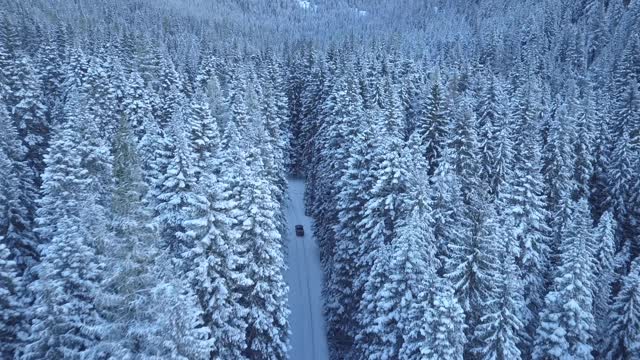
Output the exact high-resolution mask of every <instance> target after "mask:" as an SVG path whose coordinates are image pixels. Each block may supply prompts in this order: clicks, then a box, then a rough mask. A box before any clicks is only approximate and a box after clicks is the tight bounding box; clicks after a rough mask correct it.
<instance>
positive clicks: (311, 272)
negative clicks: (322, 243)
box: [287, 179, 328, 360]
mask: <svg viewBox="0 0 640 360" xmlns="http://www.w3.org/2000/svg"><path fill="white" fill-rule="evenodd" d="M304 186H305V183H304V180H301V179H289V190H288V192H289V199H288V208H287V243H288V246H289V251H288V260H287V264H288V267H289V269H288V270H287V282H288V284H289V307H290V309H291V315H290V319H289V322H290V326H291V351H290V353H289V359H291V360H324V359H328V347H327V337H326V329H325V322H324V317H323V313H322V270H321V268H320V251H319V249H318V245H317V244H316V242H315V239H314V238H313V231H312V228H311V226H312V220H311V218H309V217H307V216H305V215H304ZM298 224H300V225H303V226H304V237H297V236H296V234H295V230H294V227H295V225H298Z"/></svg>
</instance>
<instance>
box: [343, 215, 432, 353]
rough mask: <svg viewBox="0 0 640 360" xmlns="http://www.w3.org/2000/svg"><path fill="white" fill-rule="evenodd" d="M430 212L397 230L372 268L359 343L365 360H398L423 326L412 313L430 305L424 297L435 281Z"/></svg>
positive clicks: (366, 287)
mask: <svg viewBox="0 0 640 360" xmlns="http://www.w3.org/2000/svg"><path fill="white" fill-rule="evenodd" d="M429 211H430V208H426V209H424V208H423V209H420V208H417V209H416V210H414V211H413V213H412V214H410V216H409V218H407V219H406V220H404V221H403V224H402V225H401V226H400V227H399V228H398V233H397V238H396V239H394V241H393V242H392V243H391V244H390V245H387V246H386V247H385V248H383V249H381V250H380V251H381V253H380V255H379V256H378V257H377V259H376V262H375V263H374V265H373V268H372V270H371V274H370V275H369V279H368V281H367V283H366V285H365V292H364V296H363V299H362V301H361V302H360V311H359V315H360V327H361V329H362V330H361V331H360V333H359V334H358V335H357V336H356V338H355V340H356V344H355V346H356V347H357V351H358V352H359V353H361V354H364V356H365V357H366V358H369V359H388V358H391V359H394V358H398V357H399V353H400V349H401V348H402V346H403V341H404V340H403V339H404V338H406V337H408V335H409V333H410V332H411V331H412V329H414V328H416V327H419V326H422V324H421V321H422V320H423V315H422V314H421V313H420V312H419V311H411V308H412V307H413V306H419V305H418V304H416V303H417V302H421V301H428V298H425V297H424V296H423V294H424V293H425V292H426V291H428V288H429V286H430V285H429V284H433V283H434V281H435V277H436V275H435V274H436V268H437V260H436V258H435V240H434V238H433V233H432V232H431V226H430V224H431V222H432V220H431V219H430V218H429V217H428V213H429ZM386 252H388V253H386ZM414 346H415V344H414ZM407 351H409V350H407Z"/></svg>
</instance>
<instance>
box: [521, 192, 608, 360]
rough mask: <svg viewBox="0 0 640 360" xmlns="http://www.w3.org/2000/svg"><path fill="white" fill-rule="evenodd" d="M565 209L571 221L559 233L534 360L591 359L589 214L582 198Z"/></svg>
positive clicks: (591, 259)
mask: <svg viewBox="0 0 640 360" xmlns="http://www.w3.org/2000/svg"><path fill="white" fill-rule="evenodd" d="M564 206H571V210H570V211H571V218H570V221H569V222H568V223H567V224H566V226H565V227H564V229H563V230H562V244H561V247H560V264H559V266H558V268H557V270H556V272H555V275H554V279H553V287H552V290H551V291H550V292H549V293H548V294H547V296H546V297H545V305H544V308H543V310H542V312H541V314H540V325H539V326H538V330H537V336H536V339H535V344H534V351H533V358H534V359H564V358H567V357H568V356H569V357H572V358H575V359H592V358H593V355H592V350H593V337H592V334H593V331H594V329H595V328H594V325H595V324H594V318H593V309H592V303H593V297H592V291H591V289H592V288H591V286H592V285H593V275H592V265H593V255H592V252H591V251H590V249H589V244H590V243H591V241H592V240H591V236H592V234H591V223H592V222H591V215H590V212H589V208H588V205H587V202H586V200H584V199H583V200H581V201H580V202H579V203H577V204H575V203H573V202H572V201H571V200H566V202H565V205H564Z"/></svg>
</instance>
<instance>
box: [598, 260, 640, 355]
mask: <svg viewBox="0 0 640 360" xmlns="http://www.w3.org/2000/svg"><path fill="white" fill-rule="evenodd" d="M607 331H608V332H607V338H608V347H607V353H606V359H610V360H613V359H625V360H627V359H628V360H635V359H638V354H640V261H638V260H635V261H634V262H633V264H632V266H631V271H630V272H629V274H627V275H626V276H625V277H624V279H623V281H622V288H621V289H620V292H619V293H618V295H616V297H615V298H614V300H613V304H612V306H611V313H610V318H609V327H608V330H607Z"/></svg>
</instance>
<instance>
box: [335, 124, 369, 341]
mask: <svg viewBox="0 0 640 360" xmlns="http://www.w3.org/2000/svg"><path fill="white" fill-rule="evenodd" d="M371 138H372V134H371V132H370V130H366V129H363V131H362V132H361V133H360V134H359V135H356V136H355V137H354V138H353V139H352V143H353V144H352V146H351V151H350V154H349V157H348V158H347V160H346V170H345V171H344V173H343V175H342V176H341V178H340V179H339V180H338V182H337V184H336V185H337V187H338V189H340V191H339V192H338V193H337V194H336V211H337V212H338V214H337V216H338V223H337V224H336V225H335V230H334V231H335V234H336V245H335V250H334V254H333V258H332V264H331V266H332V269H331V271H330V274H331V277H330V278H329V279H328V281H327V290H326V291H327V295H328V298H327V299H326V305H325V306H326V309H327V310H326V311H327V315H326V316H327V326H328V327H329V329H330V331H329V334H331V336H330V341H331V342H333V343H334V348H335V349H336V352H343V353H346V352H347V351H348V349H349V348H350V347H351V343H352V342H353V336H355V332H356V328H357V324H356V323H355V322H356V319H355V316H356V313H357V308H358V303H357V302H356V301H353V299H354V298H357V296H358V295H357V293H356V288H355V284H354V279H355V277H356V275H357V266H356V261H357V256H358V248H359V232H360V229H359V227H358V224H359V223H360V221H361V220H362V214H363V209H364V206H365V204H366V202H367V200H368V191H367V190H368V187H367V184H368V182H366V181H365V178H366V177H367V175H368V174H367V169H368V166H369V160H370V153H371V150H372V149H371V145H372V144H371V141H370V140H371ZM343 347H344V349H343ZM341 349H342V350H341Z"/></svg>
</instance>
